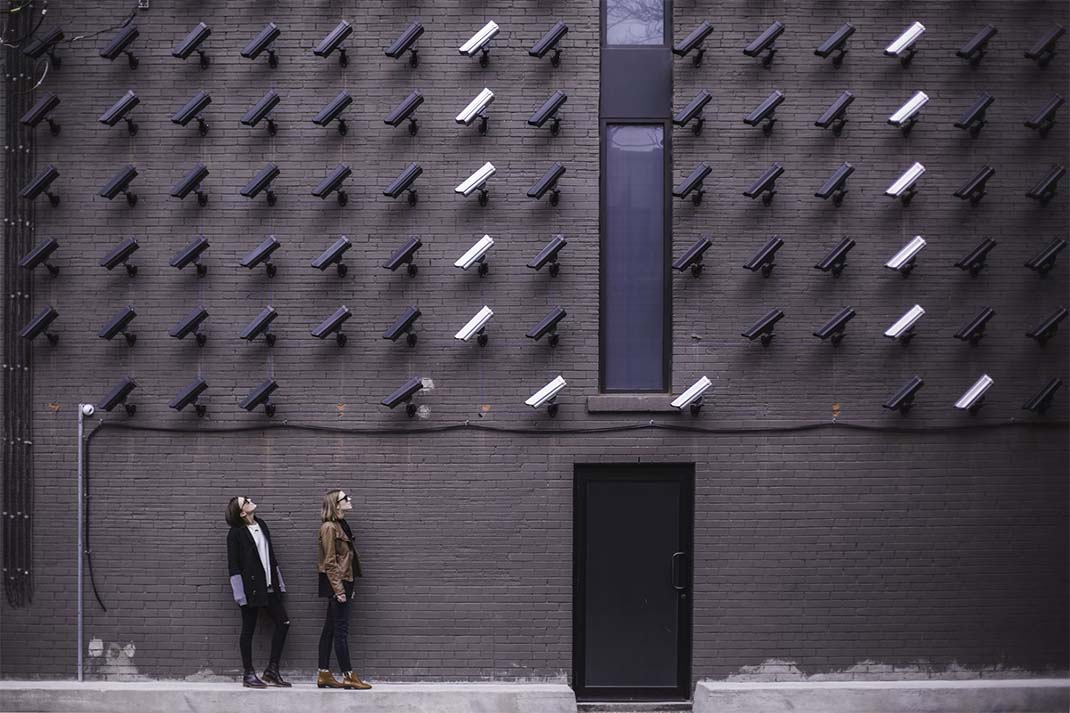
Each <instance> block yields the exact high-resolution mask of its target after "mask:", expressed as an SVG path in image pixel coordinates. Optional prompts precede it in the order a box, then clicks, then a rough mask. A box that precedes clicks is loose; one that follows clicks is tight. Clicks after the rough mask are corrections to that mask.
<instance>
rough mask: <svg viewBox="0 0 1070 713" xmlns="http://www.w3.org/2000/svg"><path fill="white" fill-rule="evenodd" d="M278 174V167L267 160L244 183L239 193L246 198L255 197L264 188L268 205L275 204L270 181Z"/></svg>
mask: <svg viewBox="0 0 1070 713" xmlns="http://www.w3.org/2000/svg"><path fill="white" fill-rule="evenodd" d="M278 175H279V167H278V166H276V165H275V164H273V163H270V162H269V163H268V164H266V165H265V166H264V167H263V168H262V169H260V171H258V172H257V174H256V175H255V176H253V178H252V180H251V181H249V182H248V183H246V184H245V188H242V189H241V194H242V195H243V196H245V197H246V198H256V197H257V196H258V195H260V192H261V191H263V190H265V189H266V190H267V202H268V205H275V201H276V200H277V199H276V196H275V192H274V191H273V190H271V182H272V181H274V180H275V179H276V178H277V177H278Z"/></svg>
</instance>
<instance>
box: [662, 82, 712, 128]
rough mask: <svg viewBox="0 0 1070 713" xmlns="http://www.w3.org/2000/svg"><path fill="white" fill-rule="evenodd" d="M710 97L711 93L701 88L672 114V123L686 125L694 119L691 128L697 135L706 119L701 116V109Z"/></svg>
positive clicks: (708, 101)
mask: <svg viewBox="0 0 1070 713" xmlns="http://www.w3.org/2000/svg"><path fill="white" fill-rule="evenodd" d="M712 99H713V95H712V94H710V93H709V92H707V91H706V90H705V89H703V90H702V91H701V92H699V93H698V94H696V95H695V96H694V97H693V98H692V99H691V101H689V102H688V103H687V106H685V107H684V108H683V109H681V110H680V111H678V112H676V113H675V114H673V116H672V123H673V124H674V125H676V126H687V125H688V124H689V123H690V122H691V121H692V120H694V122H695V125H694V127H692V129H691V130H692V131H693V132H694V134H695V136H698V135H699V134H701V133H702V125H703V124H705V123H706V120H705V119H704V118H703V117H702V110H703V109H705V108H706V105H707V104H709V103H710V101H711V100H712Z"/></svg>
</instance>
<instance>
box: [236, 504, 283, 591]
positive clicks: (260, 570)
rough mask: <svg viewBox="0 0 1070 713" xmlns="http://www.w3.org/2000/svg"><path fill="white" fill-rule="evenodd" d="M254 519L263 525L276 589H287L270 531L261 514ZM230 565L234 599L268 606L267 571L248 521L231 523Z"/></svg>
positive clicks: (272, 581)
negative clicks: (243, 523)
mask: <svg viewBox="0 0 1070 713" xmlns="http://www.w3.org/2000/svg"><path fill="white" fill-rule="evenodd" d="M253 520H254V521H255V522H256V524H258V525H260V530H261V532H263V533H264V539H265V540H267V544H268V553H269V558H270V560H271V584H272V588H273V589H274V590H275V591H276V592H285V591H286V585H285V584H284V583H283V581H282V576H281V575H280V574H279V563H278V561H277V560H276V559H275V547H274V546H273V545H272V544H271V532H270V531H269V530H268V526H267V523H265V522H264V521H263V520H261V519H260V518H258V517H254V518H253ZM227 569H228V571H229V573H230V587H231V590H232V591H233V594H234V601H236V602H237V603H238V604H240V605H245V604H248V605H249V606H254V607H263V606H267V603H268V591H267V575H266V573H265V572H264V565H263V564H262V563H261V562H260V553H259V552H257V550H256V540H254V539H253V536H252V534H251V533H250V532H249V529H248V528H247V527H246V526H245V525H238V526H236V527H232V528H230V532H228V533H227Z"/></svg>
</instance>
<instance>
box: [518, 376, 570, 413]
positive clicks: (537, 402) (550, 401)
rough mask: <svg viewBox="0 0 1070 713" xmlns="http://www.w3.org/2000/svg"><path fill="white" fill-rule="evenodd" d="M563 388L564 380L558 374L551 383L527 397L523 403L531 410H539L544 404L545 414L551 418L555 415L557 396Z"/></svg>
mask: <svg viewBox="0 0 1070 713" xmlns="http://www.w3.org/2000/svg"><path fill="white" fill-rule="evenodd" d="M565 386H567V383H566V382H565V378H564V377H563V376H561V375H560V374H558V375H557V376H555V377H554V380H553V381H551V382H550V383H549V384H547V385H546V386H544V387H542V388H541V389H539V390H538V391H536V392H535V393H534V394H532V395H531V396H529V397H528V399H527V400H526V401H524V403H525V404H526V405H528V406H530V407H531V408H533V409H537V408H540V407H541V406H543V405H544V404H545V405H546V413H547V414H549V415H550V417H551V418H552V417H554V416H556V415H557V406H558V404H557V401H556V399H557V395H558V394H559V393H561V390H562V389H564V388H565Z"/></svg>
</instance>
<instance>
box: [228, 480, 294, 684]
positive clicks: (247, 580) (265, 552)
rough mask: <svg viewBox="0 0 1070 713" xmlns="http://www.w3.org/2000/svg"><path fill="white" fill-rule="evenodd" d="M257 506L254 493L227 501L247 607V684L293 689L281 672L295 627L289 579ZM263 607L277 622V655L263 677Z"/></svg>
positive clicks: (231, 561) (234, 569) (239, 587)
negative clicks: (259, 660) (257, 650)
mask: <svg viewBox="0 0 1070 713" xmlns="http://www.w3.org/2000/svg"><path fill="white" fill-rule="evenodd" d="M255 510H256V503H254V502H253V501H252V500H251V499H250V498H248V497H242V496H238V497H235V498H231V499H230V503H229V504H228V505H227V524H228V525H230V532H228V533H227V567H228V570H229V572H230V588H231V590H233V593H234V601H235V602H237V603H238V606H240V607H241V638H239V640H238V647H239V648H240V649H241V659H242V666H243V667H244V670H245V675H244V677H243V679H242V685H243V686H245V687H246V688H266V687H268V686H280V687H282V688H289V687H290V684H289V683H288V682H287V681H284V680H283V678H282V675H281V674H280V673H279V659H281V658H282V647H283V645H284V644H285V643H286V632H287V630H288V629H289V628H290V617H289V616H287V615H286V608H285V607H284V606H283V605H282V593H283V592H285V591H286V584H285V583H284V582H283V581H282V574H281V573H280V572H279V563H278V562H277V561H276V560H275V550H274V548H273V547H272V546H271V533H270V532H268V527H267V523H265V522H264V521H263V520H261V519H260V518H258V517H256V516H255V515H254V514H253V512H254V511H255ZM261 609H263V610H265V611H266V612H267V613H268V616H270V617H271V619H272V621H273V622H274V623H275V633H274V634H273V635H272V637H271V658H270V660H269V661H268V665H267V668H266V669H264V675H263V677H262V678H258V677H257V675H256V670H255V669H254V668H253V632H255V631H256V619H257V617H258V615H259V614H260V610H261Z"/></svg>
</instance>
